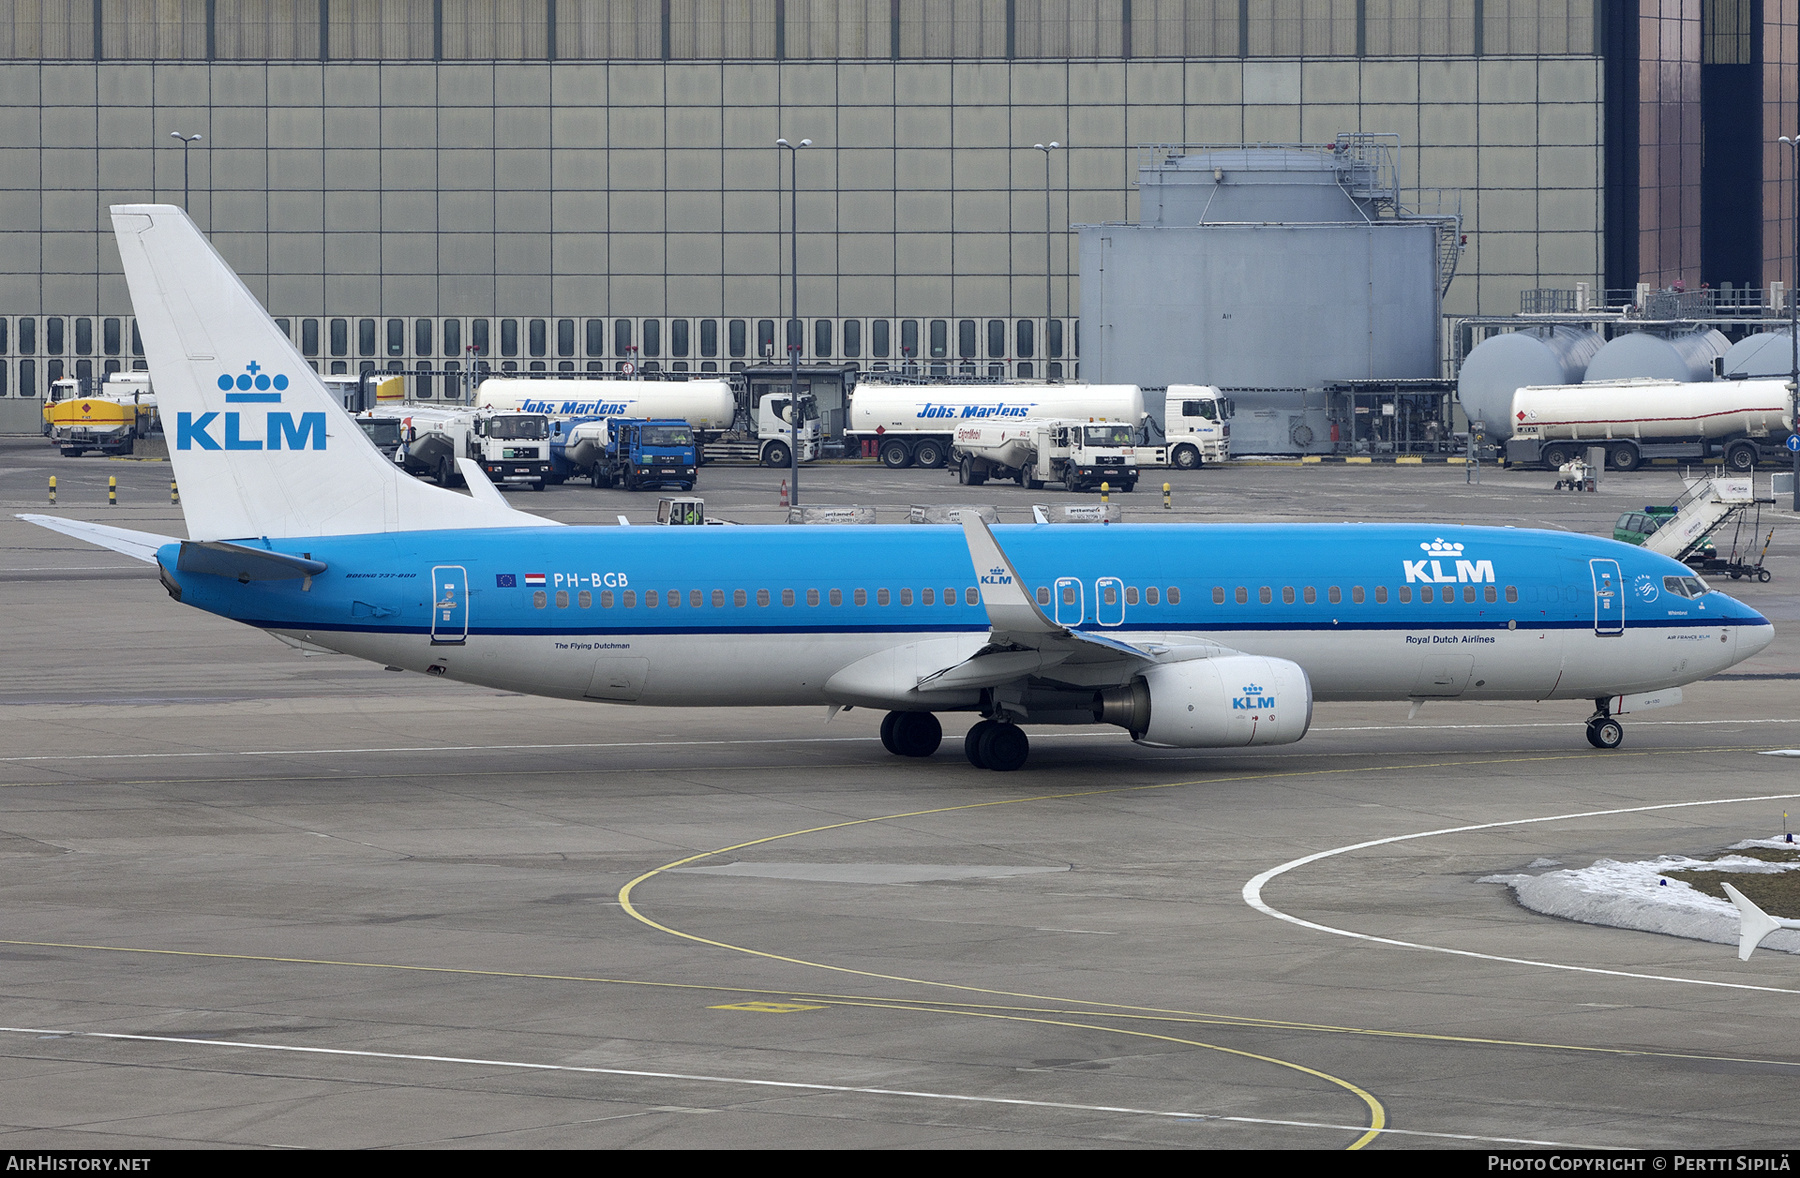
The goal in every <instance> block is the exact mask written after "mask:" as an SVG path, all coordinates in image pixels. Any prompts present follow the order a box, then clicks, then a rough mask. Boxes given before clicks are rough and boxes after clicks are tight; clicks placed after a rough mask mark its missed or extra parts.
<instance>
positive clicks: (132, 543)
mask: <svg viewBox="0 0 1800 1178" xmlns="http://www.w3.org/2000/svg"><path fill="white" fill-rule="evenodd" d="M19 518H20V519H22V520H24V521H25V522H26V523H28V524H36V525H37V526H38V527H40V528H49V529H50V530H51V531H52V532H61V533H62V534H63V535H65V536H73V537H75V539H77V540H85V541H87V542H88V543H89V544H94V545H97V546H99V547H101V548H109V549H111V550H112V551H114V552H117V553H119V554H121V555H123V556H129V557H131V559H133V560H141V561H143V562H144V563H146V564H155V563H156V550H157V549H158V548H161V547H162V546H163V545H165V544H179V543H181V540H180V539H179V538H178V537H175V536H159V535H157V534H156V533H155V532H134V531H132V530H131V529H130V528H115V527H111V526H109V525H107V524H90V523H86V522H84V521H82V520H78V519H59V518H58V517H56V516H54V515H21V516H19Z"/></svg>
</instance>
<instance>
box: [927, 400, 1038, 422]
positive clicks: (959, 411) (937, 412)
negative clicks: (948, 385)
mask: <svg viewBox="0 0 1800 1178" xmlns="http://www.w3.org/2000/svg"><path fill="white" fill-rule="evenodd" d="M919 416H920V417H922V418H932V419H936V418H940V417H1029V416H1031V406H1029V405H933V404H930V403H929V402H928V403H927V404H926V405H925V407H924V408H923V409H921V410H919Z"/></svg>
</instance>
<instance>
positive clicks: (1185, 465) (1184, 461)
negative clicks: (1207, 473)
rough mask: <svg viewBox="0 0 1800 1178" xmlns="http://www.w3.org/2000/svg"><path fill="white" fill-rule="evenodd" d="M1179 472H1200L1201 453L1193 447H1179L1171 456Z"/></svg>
mask: <svg viewBox="0 0 1800 1178" xmlns="http://www.w3.org/2000/svg"><path fill="white" fill-rule="evenodd" d="M1169 457H1170V458H1171V459H1172V460H1173V461H1174V464H1175V468H1176V469H1177V470H1199V469H1200V451H1199V450H1198V449H1196V448H1195V447H1193V446H1177V447H1175V453H1173V454H1171V455H1170V456H1169Z"/></svg>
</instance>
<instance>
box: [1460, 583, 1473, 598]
mask: <svg viewBox="0 0 1800 1178" xmlns="http://www.w3.org/2000/svg"><path fill="white" fill-rule="evenodd" d="M1463 600H1464V601H1474V600H1475V586H1473V585H1464V586H1463Z"/></svg>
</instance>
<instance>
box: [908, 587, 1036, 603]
mask: <svg viewBox="0 0 1800 1178" xmlns="http://www.w3.org/2000/svg"><path fill="white" fill-rule="evenodd" d="M1038 592H1039V593H1042V592H1044V590H1042V589H1039V590H1038ZM1044 600H1046V601H1048V600H1049V598H1047V597H1046V598H1045V599H1044ZM900 604H901V605H911V604H912V590H911V589H902V590H900Z"/></svg>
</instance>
